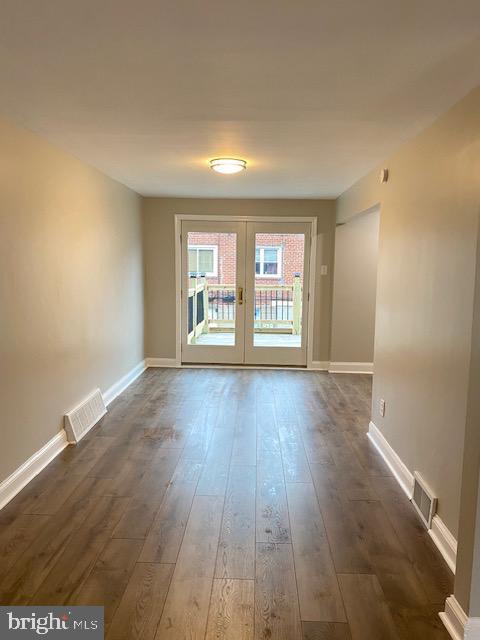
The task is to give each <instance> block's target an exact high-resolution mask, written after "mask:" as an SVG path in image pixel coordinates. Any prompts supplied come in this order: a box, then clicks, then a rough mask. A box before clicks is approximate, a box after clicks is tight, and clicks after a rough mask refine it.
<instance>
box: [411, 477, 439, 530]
mask: <svg viewBox="0 0 480 640" xmlns="http://www.w3.org/2000/svg"><path fill="white" fill-rule="evenodd" d="M412 502H413V506H414V507H415V509H416V510H417V512H418V515H419V516H420V518H421V519H422V521H423V523H424V524H425V526H426V527H427V529H431V528H432V519H433V516H434V515H435V512H436V511H437V498H436V497H435V496H434V494H433V492H432V491H431V489H430V487H429V486H428V485H427V484H426V482H425V480H424V479H423V478H422V476H421V475H420V474H419V473H418V471H415V473H414V484H413V496H412Z"/></svg>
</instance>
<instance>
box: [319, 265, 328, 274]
mask: <svg viewBox="0 0 480 640" xmlns="http://www.w3.org/2000/svg"><path fill="white" fill-rule="evenodd" d="M327 274H328V266H327V265H326V264H322V266H321V267H320V275H321V276H326V275H327Z"/></svg>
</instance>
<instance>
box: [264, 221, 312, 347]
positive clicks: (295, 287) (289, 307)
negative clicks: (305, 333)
mask: <svg viewBox="0 0 480 640" xmlns="http://www.w3.org/2000/svg"><path fill="white" fill-rule="evenodd" d="M304 263H305V234H303V233H256V234H255V307H254V335H253V346H254V347H279V348H292V347H297V348H299V347H301V344H302V307H303V281H304V273H303V271H304Z"/></svg>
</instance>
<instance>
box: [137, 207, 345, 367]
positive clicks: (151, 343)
mask: <svg viewBox="0 0 480 640" xmlns="http://www.w3.org/2000/svg"><path fill="white" fill-rule="evenodd" d="M179 213H183V214H201V215H250V216H255V215H257V216H266V215H272V216H317V220H318V234H319V238H318V240H319V242H318V246H317V276H316V288H315V320H314V323H315V325H314V326H315V341H314V345H313V358H314V360H328V359H329V351H330V318H331V293H332V292H331V272H332V265H333V247H334V234H335V203H334V202H333V201H332V200H234V199H231V200H224V199H216V200H211V199H193V198H192V199H188V198H145V199H144V201H143V222H144V248H145V299H146V306H145V320H146V347H145V353H146V356H147V357H153V358H175V243H174V216H175V214H179ZM320 264H326V265H328V275H327V276H320V275H318V274H319V271H320V270H319V268H318V267H319V265H320Z"/></svg>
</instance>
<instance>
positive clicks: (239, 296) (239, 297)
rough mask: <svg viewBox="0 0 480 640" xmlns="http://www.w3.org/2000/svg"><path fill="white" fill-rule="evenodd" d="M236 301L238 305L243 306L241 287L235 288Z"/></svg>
mask: <svg viewBox="0 0 480 640" xmlns="http://www.w3.org/2000/svg"><path fill="white" fill-rule="evenodd" d="M237 300H238V304H243V287H238V288H237Z"/></svg>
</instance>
